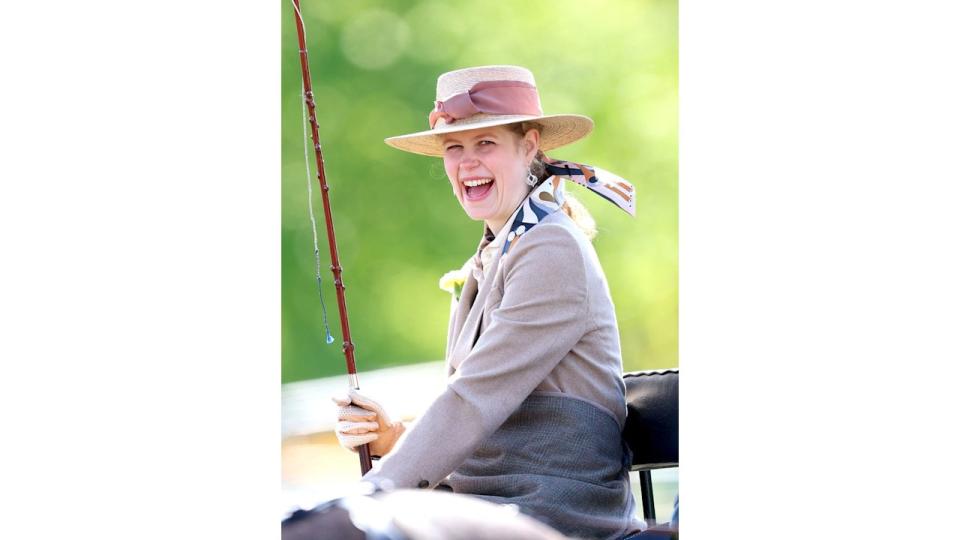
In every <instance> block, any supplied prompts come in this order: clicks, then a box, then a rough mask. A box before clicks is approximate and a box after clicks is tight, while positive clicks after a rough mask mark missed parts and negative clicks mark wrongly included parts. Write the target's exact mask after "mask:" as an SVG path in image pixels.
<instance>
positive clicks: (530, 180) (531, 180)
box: [525, 169, 540, 187]
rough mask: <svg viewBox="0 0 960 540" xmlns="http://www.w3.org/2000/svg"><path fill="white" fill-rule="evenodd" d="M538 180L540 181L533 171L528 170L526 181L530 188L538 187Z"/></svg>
mask: <svg viewBox="0 0 960 540" xmlns="http://www.w3.org/2000/svg"><path fill="white" fill-rule="evenodd" d="M538 180H540V179H539V178H537V175H535V174H533V171H531V170H530V169H527V179H526V180H525V182H526V183H527V185H528V186H530V187H534V186H536V185H537V181H538Z"/></svg>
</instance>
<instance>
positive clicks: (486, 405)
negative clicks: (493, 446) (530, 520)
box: [365, 211, 626, 488]
mask: <svg viewBox="0 0 960 540" xmlns="http://www.w3.org/2000/svg"><path fill="white" fill-rule="evenodd" d="M504 229H507V227H504ZM467 264H468V265H470V264H472V262H468V263H467ZM491 265H492V266H491V267H490V269H489V270H488V271H487V273H486V277H485V278H484V280H483V282H482V283H478V282H477V281H476V279H474V278H473V276H472V272H471V273H468V274H469V275H470V277H468V278H467V281H466V283H465V284H464V287H463V291H462V294H461V299H460V301H459V302H455V303H454V305H453V306H452V312H451V317H450V325H449V332H448V338H447V354H446V356H447V358H446V360H447V368H448V374H449V377H448V381H447V386H446V388H445V390H444V391H443V392H442V393H441V394H440V395H439V396H438V397H437V398H436V400H435V401H434V402H433V403H432V405H431V406H430V407H429V408H428V409H427V411H426V412H424V414H423V415H422V416H421V417H420V418H419V419H417V421H416V422H415V423H414V424H413V425H412V426H411V427H410V429H408V430H407V431H406V433H404V435H403V436H402V437H401V438H400V440H399V441H398V443H397V445H396V446H395V447H394V449H393V451H392V452H391V453H390V454H389V455H388V456H386V457H384V458H383V459H382V460H381V461H380V462H379V467H376V468H375V469H374V470H373V471H371V472H370V473H368V474H367V476H366V477H365V478H366V479H369V480H372V481H382V480H385V479H386V480H390V481H391V482H392V483H393V485H394V486H395V487H398V488H406V487H434V486H436V485H437V484H438V483H440V482H442V481H443V480H444V479H445V478H446V477H447V475H449V474H450V473H451V472H453V471H454V470H455V469H456V468H457V467H458V466H460V465H461V464H462V463H464V461H465V460H467V458H469V457H470V456H471V455H472V454H473V453H474V451H475V450H476V449H477V448H478V447H480V445H481V444H482V443H483V442H484V441H485V440H487V439H488V438H489V437H490V436H491V435H492V434H493V433H494V432H495V431H496V430H497V429H498V428H499V427H500V426H501V425H502V424H503V423H504V422H505V421H506V420H507V418H508V417H510V416H511V415H512V414H513V413H514V412H516V411H517V410H518V408H519V407H520V405H521V403H523V402H524V400H526V399H527V398H528V397H529V396H531V394H533V393H534V392H536V393H538V394H541V393H542V394H547V395H557V396H563V397H569V398H573V399H578V400H581V401H584V402H587V403H589V404H591V405H593V406H595V407H596V408H598V409H599V410H600V411H603V413H605V414H607V415H609V416H610V417H611V418H612V419H613V420H614V421H616V423H617V425H618V426H619V427H620V428H621V429H622V427H623V423H624V420H625V418H626V405H625V400H624V393H625V389H624V385H623V380H622V378H621V373H622V365H621V357H620V341H619V336H618V332H617V323H616V316H615V313H614V306H613V302H612V301H611V298H610V293H609V289H608V286H607V282H606V278H605V277H604V274H603V270H602V269H601V267H600V263H599V261H598V260H597V256H596V252H595V251H594V248H593V245H592V244H591V243H590V241H589V239H587V238H586V236H585V235H584V234H583V233H582V232H581V231H580V230H579V228H578V227H577V226H576V224H575V223H574V222H573V221H572V220H571V219H570V218H569V217H568V216H567V215H566V214H564V213H563V212H562V211H557V212H554V213H552V214H549V215H548V216H546V217H544V218H543V219H542V220H541V221H540V222H539V223H538V224H536V225H535V226H534V227H532V228H530V229H529V231H527V232H526V233H525V234H523V235H522V238H516V239H514V240H513V245H511V247H510V250H509V251H508V252H507V253H506V254H504V255H500V254H499V253H498V254H497V255H496V256H495V258H494V259H493V261H492V263H491ZM603 413H601V414H603ZM583 435H584V436H585V437H589V436H590V434H589V433H584V434H583ZM557 474H563V471H557Z"/></svg>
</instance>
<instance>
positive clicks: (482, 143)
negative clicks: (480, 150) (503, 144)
mask: <svg viewBox="0 0 960 540" xmlns="http://www.w3.org/2000/svg"><path fill="white" fill-rule="evenodd" d="M487 144H496V143H494V142H493V141H489V140H487V139H484V140H482V141H480V145H481V146H484V145H487Z"/></svg>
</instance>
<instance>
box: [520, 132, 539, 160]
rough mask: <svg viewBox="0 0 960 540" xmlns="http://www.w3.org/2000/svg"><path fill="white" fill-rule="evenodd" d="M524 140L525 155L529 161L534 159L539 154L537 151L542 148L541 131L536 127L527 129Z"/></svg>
mask: <svg viewBox="0 0 960 540" xmlns="http://www.w3.org/2000/svg"><path fill="white" fill-rule="evenodd" d="M522 142H523V150H524V157H525V158H526V160H527V162H530V161H533V158H534V157H536V155H537V151H539V150H540V132H539V131H538V130H536V129H530V130H527V132H526V133H524V134H523V141H522Z"/></svg>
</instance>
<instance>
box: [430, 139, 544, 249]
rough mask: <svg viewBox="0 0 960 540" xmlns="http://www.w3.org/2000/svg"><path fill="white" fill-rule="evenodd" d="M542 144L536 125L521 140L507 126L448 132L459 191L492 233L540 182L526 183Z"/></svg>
mask: <svg viewBox="0 0 960 540" xmlns="http://www.w3.org/2000/svg"><path fill="white" fill-rule="evenodd" d="M539 143H540V132H539V131H537V130H535V129H531V130H530V131H527V132H526V133H525V134H524V135H523V137H522V138H518V137H517V135H516V134H515V133H514V132H513V131H512V130H510V129H508V128H506V127H504V126H496V127H490V128H480V129H471V130H468V131H462V132H459V133H449V134H446V135H444V136H443V166H444V168H445V169H446V171H447V177H448V178H449V179H450V185H451V186H452V187H453V194H454V195H455V196H456V197H457V200H459V201H460V205H461V206H463V210H464V211H465V212H466V213H467V215H468V216H470V218H471V219H475V220H483V221H484V222H485V223H486V224H487V227H488V228H489V229H490V230H492V231H499V230H500V229H501V228H502V227H503V224H504V223H505V222H506V221H507V218H509V217H510V214H512V213H513V211H514V210H516V208H517V206H519V205H520V202H521V201H523V199H524V198H525V197H526V196H527V194H528V193H529V191H530V188H531V187H533V185H535V184H533V185H531V184H528V183H527V182H526V181H525V180H526V178H527V174H528V173H527V171H529V165H525V164H527V163H530V162H532V161H533V158H534V156H535V155H536V153H537V149H538V146H539ZM531 174H532V173H531Z"/></svg>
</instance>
